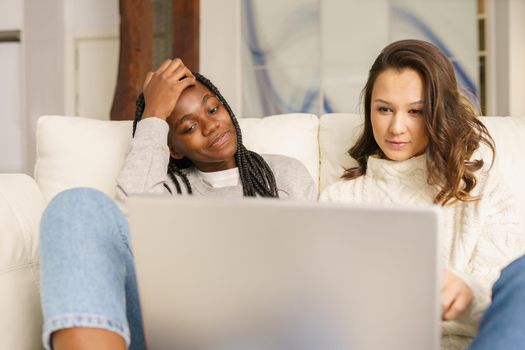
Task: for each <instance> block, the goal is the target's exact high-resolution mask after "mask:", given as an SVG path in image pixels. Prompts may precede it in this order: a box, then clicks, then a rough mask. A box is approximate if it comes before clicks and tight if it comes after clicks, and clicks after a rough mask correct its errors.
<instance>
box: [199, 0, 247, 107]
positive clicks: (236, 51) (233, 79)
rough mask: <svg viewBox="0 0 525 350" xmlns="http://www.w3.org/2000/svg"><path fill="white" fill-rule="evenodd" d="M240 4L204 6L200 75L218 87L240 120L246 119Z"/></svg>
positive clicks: (234, 0) (228, 0)
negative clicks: (240, 117) (242, 98)
mask: <svg viewBox="0 0 525 350" xmlns="http://www.w3.org/2000/svg"><path fill="white" fill-rule="evenodd" d="M240 2H241V0H220V1H217V0H201V2H200V45H199V46H200V48H199V49H200V72H201V73H202V74H204V75H205V76H206V77H207V78H209V79H210V80H211V81H212V82H213V83H214V84H215V85H217V87H218V88H219V89H220V91H221V93H222V94H223V95H224V98H226V100H227V101H228V104H229V105H230V107H231V108H232V109H233V111H234V113H235V114H236V115H237V116H242V110H241V92H242V86H241V22H240V21H241V12H240V11H241V10H240V9H241V5H240Z"/></svg>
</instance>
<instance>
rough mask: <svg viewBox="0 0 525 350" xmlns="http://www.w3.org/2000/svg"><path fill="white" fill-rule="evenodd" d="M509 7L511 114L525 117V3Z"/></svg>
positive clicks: (512, 1) (512, 3)
mask: <svg viewBox="0 0 525 350" xmlns="http://www.w3.org/2000/svg"><path fill="white" fill-rule="evenodd" d="M509 5H510V6H509V49H510V52H509V59H510V62H509V73H510V76H509V92H510V94H509V114H510V115H512V116H521V117H525V1H523V0H510V3H509Z"/></svg>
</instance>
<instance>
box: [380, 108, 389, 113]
mask: <svg viewBox="0 0 525 350" xmlns="http://www.w3.org/2000/svg"><path fill="white" fill-rule="evenodd" d="M377 110H378V111H379V112H381V113H388V112H390V108H387V107H378V108H377Z"/></svg>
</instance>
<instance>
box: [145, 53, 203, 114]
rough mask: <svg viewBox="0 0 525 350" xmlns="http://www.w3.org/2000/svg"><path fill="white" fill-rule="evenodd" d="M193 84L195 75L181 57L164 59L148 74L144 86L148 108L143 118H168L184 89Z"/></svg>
mask: <svg viewBox="0 0 525 350" xmlns="http://www.w3.org/2000/svg"><path fill="white" fill-rule="evenodd" d="M193 85H195V77H194V76H193V74H192V73H191V71H190V70H189V69H188V68H187V67H186V66H185V65H184V63H183V62H182V61H181V60H180V59H178V58H176V59H174V60H166V61H164V62H163V63H162V64H161V65H160V67H159V68H158V69H157V70H156V71H154V72H149V73H148V74H147V75H146V79H145V81H144V86H143V91H144V99H145V102H146V108H145V110H144V113H143V116H142V118H148V117H157V118H161V119H164V120H166V119H167V118H168V117H169V115H170V114H171V112H172V111H173V109H174V108H175V105H176V104H177V101H178V99H179V97H180V95H181V94H182V92H183V91H184V89H186V88H188V87H189V86H193Z"/></svg>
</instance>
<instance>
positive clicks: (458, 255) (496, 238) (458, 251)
mask: <svg viewBox="0 0 525 350" xmlns="http://www.w3.org/2000/svg"><path fill="white" fill-rule="evenodd" d="M427 174H428V172H427V167H426V156H425V155H422V156H418V157H414V158H411V159H409V160H406V161H402V162H396V161H390V160H384V159H378V158H374V157H370V158H369V160H368V167H367V172H366V174H365V175H364V176H360V177H358V178H356V179H353V180H340V181H338V182H336V183H334V184H333V185H331V186H329V187H327V188H326V189H325V190H324V191H323V193H322V194H321V197H320V200H321V201H325V202H337V203H361V204H403V205H419V204H429V203H432V202H433V199H434V197H435V195H436V194H437V192H438V191H437V188H435V187H432V186H429V185H428V184H427ZM476 177H477V180H478V183H477V185H476V187H475V188H474V190H473V191H472V192H471V194H472V195H474V196H476V195H479V194H482V195H481V199H480V200H478V201H475V202H456V203H454V204H451V205H448V206H446V207H445V208H443V213H442V219H443V220H442V223H443V227H442V229H441V235H442V237H441V246H442V248H443V250H442V252H441V256H442V259H443V265H444V266H447V267H448V268H449V269H450V270H451V271H452V272H453V273H454V274H456V275H457V276H458V277H460V278H461V279H462V280H463V281H464V282H465V283H467V284H468V285H469V286H470V288H471V289H472V291H473V293H474V300H473V302H472V304H471V306H470V307H469V309H468V310H467V311H466V312H465V314H463V315H462V316H461V317H460V318H459V319H458V320H456V321H445V322H443V323H442V332H443V333H442V334H443V338H442V349H447V350H456V349H458V350H459V349H465V348H466V347H467V346H468V344H469V342H470V340H471V339H472V337H473V336H474V335H475V334H476V331H477V328H478V325H479V321H480V319H481V316H482V314H483V312H484V311H485V309H486V308H487V306H488V304H489V303H490V296H491V287H492V284H493V283H494V282H495V280H496V279H497V278H498V276H499V273H500V270H501V269H502V268H503V267H504V266H505V265H507V264H508V263H509V262H510V261H512V260H513V259H514V258H516V257H518V256H519V255H521V254H523V251H524V250H525V243H524V239H523V235H522V233H521V226H520V223H519V220H518V217H519V216H518V214H517V208H516V206H515V205H514V203H513V199H512V197H511V196H510V194H509V192H507V191H506V190H505V187H504V186H503V183H502V180H501V178H500V177H499V176H497V174H496V172H495V170H494V169H491V170H490V171H488V166H487V165H485V167H484V168H483V169H481V170H479V171H478V172H477V173H476Z"/></svg>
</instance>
